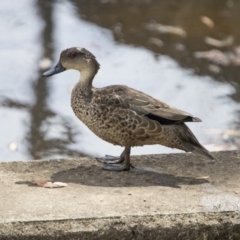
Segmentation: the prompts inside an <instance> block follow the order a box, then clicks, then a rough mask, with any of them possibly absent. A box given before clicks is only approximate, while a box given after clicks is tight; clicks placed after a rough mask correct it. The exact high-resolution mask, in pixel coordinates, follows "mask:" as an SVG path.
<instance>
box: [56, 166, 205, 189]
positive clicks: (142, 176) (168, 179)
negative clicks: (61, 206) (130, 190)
mask: <svg viewBox="0 0 240 240" xmlns="http://www.w3.org/2000/svg"><path fill="white" fill-rule="evenodd" d="M51 180H52V181H57V182H65V183H77V184H82V185H88V186H99V187H139V186H142V187H148V186H166V187H172V188H180V185H197V184H203V183H208V182H209V181H207V180H206V179H197V178H194V177H184V176H174V175H172V174H166V173H161V172H157V171H154V170H153V169H147V168H134V169H131V170H130V171H129V172H108V171H104V170H102V169H101V167H99V166H96V165H91V166H79V167H77V168H71V169H68V170H65V171H60V172H57V173H54V174H53V175H52V176H51Z"/></svg>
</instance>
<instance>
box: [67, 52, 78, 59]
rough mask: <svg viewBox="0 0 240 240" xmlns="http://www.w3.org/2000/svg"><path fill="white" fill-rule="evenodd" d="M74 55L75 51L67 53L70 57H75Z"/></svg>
mask: <svg viewBox="0 0 240 240" xmlns="http://www.w3.org/2000/svg"><path fill="white" fill-rule="evenodd" d="M76 55H77V54H76V53H75V52H71V53H69V55H68V56H69V57H70V58H74V57H76Z"/></svg>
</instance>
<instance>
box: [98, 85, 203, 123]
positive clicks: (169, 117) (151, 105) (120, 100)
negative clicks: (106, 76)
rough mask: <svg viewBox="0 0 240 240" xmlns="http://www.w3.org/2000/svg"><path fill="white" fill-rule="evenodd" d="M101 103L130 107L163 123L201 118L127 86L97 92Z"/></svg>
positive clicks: (139, 113)
mask: <svg viewBox="0 0 240 240" xmlns="http://www.w3.org/2000/svg"><path fill="white" fill-rule="evenodd" d="M96 98H98V99H99V101H100V103H101V104H104V105H112V106H114V107H116V108H124V109H126V108H127V109H130V110H132V111H134V112H136V113H137V114H138V115H140V116H146V117H147V118H150V119H152V120H156V121H158V122H160V123H161V124H174V123H180V122H200V121H201V120H200V119H199V118H196V117H193V116H192V115H191V114H189V113H187V112H184V111H181V110H179V109H177V108H174V107H171V106H169V105H167V104H166V103H163V102H161V101H159V100H157V99H155V98H153V97H151V96H149V95H147V94H145V93H143V92H140V91H137V90H135V89H132V88H129V87H126V86H118V85H114V86H109V87H106V88H103V89H99V91H97V92H96V94H95V99H96Z"/></svg>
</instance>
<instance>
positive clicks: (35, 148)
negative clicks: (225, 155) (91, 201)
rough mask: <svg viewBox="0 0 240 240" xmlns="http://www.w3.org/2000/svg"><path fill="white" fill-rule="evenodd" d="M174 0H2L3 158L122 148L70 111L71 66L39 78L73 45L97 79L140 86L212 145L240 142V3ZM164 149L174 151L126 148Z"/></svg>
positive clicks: (0, 118)
mask: <svg viewBox="0 0 240 240" xmlns="http://www.w3.org/2000/svg"><path fill="white" fill-rule="evenodd" d="M13 2H14V3H13ZM164 2H165V1H164ZM181 2H182V5H179V3H178V1H169V2H168V3H159V1H116V0H115V1H107V0H105V1H103V0H102V1H91V0H89V1H32V0H22V1H16V0H15V1H5V2H3V1H2V2H1V3H0V16H1V18H0V29H1V33H2V34H1V35H0V47H1V52H0V55H1V58H0V61H1V64H0V73H1V85H0V161H13V160H29V159H50V158H56V157H61V158H62V157H77V156H84V155H90V156H101V155H104V154H106V153H107V154H111V155H118V154H120V152H121V148H120V147H117V146H113V145H111V144H109V143H106V142H104V141H103V140H101V139H99V138H98V137H97V136H95V135H94V134H93V133H92V132H91V131H90V130H89V129H88V128H87V127H86V126H85V125H84V124H83V123H81V122H80V121H79V120H78V119H77V118H76V117H75V115H74V114H73V112H72V109H71V107H70V95H71V89H72V88H73V86H74V84H75V83H76V81H77V80H78V78H79V73H78V72H75V71H66V72H64V73H62V74H58V75H54V76H52V77H50V78H47V79H45V78H42V77H41V74H42V73H43V72H44V71H46V70H47V69H48V68H50V67H51V66H52V65H54V64H55V63H56V62H57V61H58V57H59V54H60V52H61V51H62V50H63V49H65V48H69V47H72V46H78V47H84V48H86V49H88V50H90V51H91V52H92V53H93V54H94V55H95V56H96V57H97V59H98V62H99V63H100V64H101V69H100V71H99V73H98V74H97V76H96V77H95V80H94V85H95V87H104V86H107V85H111V84H124V85H128V86H130V87H133V88H136V89H138V90H140V91H144V92H146V93H148V94H149V95H152V96H153V97H156V98H158V99H160V100H162V101H164V102H166V103H168V104H170V105H172V106H175V107H177V108H180V109H182V110H184V111H187V112H189V113H191V114H193V115H194V116H196V117H199V118H201V119H202V120H203V122H201V123H189V124H188V125H189V127H190V128H191V129H192V130H193V132H194V133H195V135H196V136H197V138H198V139H199V141H200V142H201V143H202V144H203V145H205V146H206V147H207V148H208V149H209V150H211V151H218V150H230V149H237V148H238V146H239V136H240V133H239V110H240V107H239V99H240V94H239V93H240V91H239V79H240V78H239V65H240V56H239V55H240V48H239V45H240V42H239V36H238V34H239V33H238V29H239V27H240V26H238V25H237V22H238V24H239V22H240V21H239V20H240V19H238V18H240V17H239V14H235V13H236V12H239V10H240V5H239V4H238V3H237V2H234V1H221V3H219V1H214V0H212V1H206V2H205V3H204V1H202V2H201V4H200V3H198V4H199V6H196V4H197V3H195V5H194V4H193V3H192V1H186V0H185V1H181ZM210 5H211V6H210ZM212 50H214V51H212ZM167 152H177V151H176V150H173V149H169V148H165V147H162V146H159V145H154V146H145V147H138V148H134V149H133V151H132V153H133V154H149V153H167Z"/></svg>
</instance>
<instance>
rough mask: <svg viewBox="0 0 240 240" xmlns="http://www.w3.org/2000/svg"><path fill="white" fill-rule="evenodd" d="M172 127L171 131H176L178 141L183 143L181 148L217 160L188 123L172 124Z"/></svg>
mask: <svg viewBox="0 0 240 240" xmlns="http://www.w3.org/2000/svg"><path fill="white" fill-rule="evenodd" d="M169 127H170V126H169ZM171 127H172V131H171V132H174V135H175V138H176V137H177V138H178V142H180V143H181V145H180V146H179V149H182V150H185V151H186V152H192V153H194V154H197V155H200V156H203V157H205V158H208V159H211V160H212V161H214V160H217V159H216V158H215V157H214V156H213V155H212V154H211V153H210V152H209V151H208V150H207V149H206V148H205V147H203V146H202V145H201V144H200V143H199V142H198V140H197V138H196V137H195V136H194V134H193V133H192V131H191V130H190V129H189V128H188V127H187V125H186V124H184V123H179V124H175V125H171Z"/></svg>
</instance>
